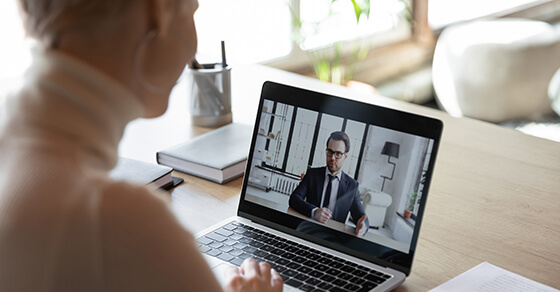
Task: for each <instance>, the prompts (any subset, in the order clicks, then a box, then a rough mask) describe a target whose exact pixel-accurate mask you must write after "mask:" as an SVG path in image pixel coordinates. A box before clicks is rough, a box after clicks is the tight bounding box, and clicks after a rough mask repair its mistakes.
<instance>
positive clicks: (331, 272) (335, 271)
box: [327, 269, 340, 276]
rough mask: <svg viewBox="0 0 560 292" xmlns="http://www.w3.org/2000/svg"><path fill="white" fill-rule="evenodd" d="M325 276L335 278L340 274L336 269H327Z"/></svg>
mask: <svg viewBox="0 0 560 292" xmlns="http://www.w3.org/2000/svg"><path fill="white" fill-rule="evenodd" d="M327 274H329V275H332V276H336V275H338V274H340V271H339V270H337V269H329V270H327Z"/></svg>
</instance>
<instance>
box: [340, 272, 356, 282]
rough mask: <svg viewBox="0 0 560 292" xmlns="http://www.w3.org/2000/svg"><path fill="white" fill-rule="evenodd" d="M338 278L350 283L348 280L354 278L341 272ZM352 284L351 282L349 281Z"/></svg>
mask: <svg viewBox="0 0 560 292" xmlns="http://www.w3.org/2000/svg"><path fill="white" fill-rule="evenodd" d="M338 277H339V278H341V279H343V280H346V281H350V279H352V278H354V276H352V274H348V273H344V272H342V274H340V275H338ZM350 282H352V281H350Z"/></svg>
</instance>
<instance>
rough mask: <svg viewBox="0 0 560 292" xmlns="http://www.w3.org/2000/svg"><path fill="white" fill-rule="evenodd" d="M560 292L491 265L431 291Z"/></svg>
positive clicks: (463, 274) (469, 272)
mask: <svg viewBox="0 0 560 292" xmlns="http://www.w3.org/2000/svg"><path fill="white" fill-rule="evenodd" d="M446 291H453V292H467V291H469V292H470V291H476V292H501V291H510V292H559V291H560V290H557V289H554V288H552V287H549V286H545V285H543V284H541V283H538V282H535V281H533V280H531V279H527V278H525V277H523V276H520V275H517V274H515V273H512V272H510V271H507V270H504V269H502V268H500V267H497V266H494V265H492V264H490V263H487V262H483V263H481V264H480V265H478V266H476V267H474V268H472V269H470V270H468V271H466V272H464V273H462V274H461V275H459V276H457V277H455V278H453V279H451V280H449V281H447V282H445V283H443V284H442V285H440V286H438V287H436V288H434V289H432V290H430V292H446Z"/></svg>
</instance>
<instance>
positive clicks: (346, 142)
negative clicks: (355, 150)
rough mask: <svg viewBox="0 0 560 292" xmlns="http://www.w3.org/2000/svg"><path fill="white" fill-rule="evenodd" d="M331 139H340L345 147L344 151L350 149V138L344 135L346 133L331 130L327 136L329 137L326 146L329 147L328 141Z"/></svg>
mask: <svg viewBox="0 0 560 292" xmlns="http://www.w3.org/2000/svg"><path fill="white" fill-rule="evenodd" d="M331 139H333V140H335V141H342V142H344V145H345V146H346V147H345V149H344V150H345V151H344V152H348V151H350V138H348V135H346V133H344V132H342V131H336V132H332V133H331V135H330V136H329V138H328V139H327V147H329V141H330V140H331Z"/></svg>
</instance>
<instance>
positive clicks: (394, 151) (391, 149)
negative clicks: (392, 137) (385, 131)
mask: <svg viewBox="0 0 560 292" xmlns="http://www.w3.org/2000/svg"><path fill="white" fill-rule="evenodd" d="M399 147H400V145H399V144H397V143H393V142H388V141H387V142H385V145H383V149H382V150H381V155H387V162H388V163H389V164H392V165H393V171H392V172H391V177H387V176H384V175H382V176H381V177H382V178H383V184H382V185H381V191H382V192H383V188H384V187H385V180H386V179H388V180H393V175H394V174H395V167H396V164H395V163H394V162H391V157H395V158H399Z"/></svg>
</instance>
